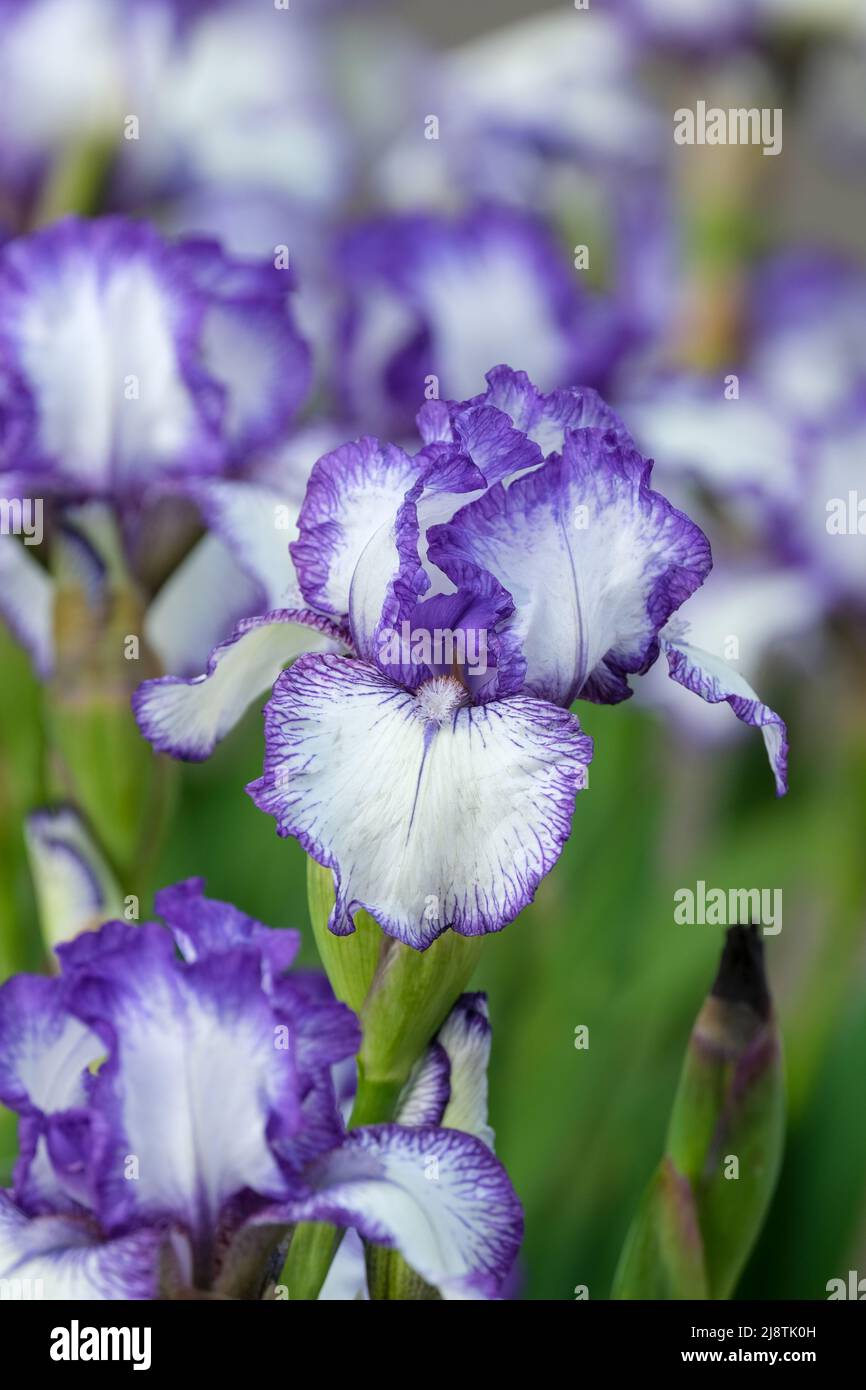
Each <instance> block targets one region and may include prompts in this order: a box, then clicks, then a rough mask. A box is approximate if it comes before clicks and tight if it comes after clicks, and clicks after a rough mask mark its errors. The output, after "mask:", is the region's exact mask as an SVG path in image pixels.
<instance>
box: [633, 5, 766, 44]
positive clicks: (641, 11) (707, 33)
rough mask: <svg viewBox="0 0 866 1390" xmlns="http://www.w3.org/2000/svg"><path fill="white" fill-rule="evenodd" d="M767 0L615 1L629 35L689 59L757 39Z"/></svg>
mask: <svg viewBox="0 0 866 1390" xmlns="http://www.w3.org/2000/svg"><path fill="white" fill-rule="evenodd" d="M765 8H766V0H727V3H725V4H723V5H718V4H715V3H714V0H612V4H611V10H612V11H613V13H614V14H617V15H619V17H620V18H621V20H622V22H623V24H625V25H627V26H628V29H629V32H630V33H631V34H632V35H633V36H634V37H635V38H637V39H639V40H641V41H643V42H645V43H647V44H648V45H650V46H651V47H655V48H659V49H662V50H667V49H671V50H673V51H674V52H675V53H680V54H684V55H686V56H688V57H694V56H695V55H707V54H709V55H711V56H714V55H716V54H718V53H720V52H721V53H724V52H726V51H727V50H729V49H731V48H735V47H738V46H739V45H741V44H744V43H747V42H749V41H750V40H754V39H755V38H756V37H757V35H758V33H759V30H760V25H761V21H762V19H763V17H764V16H763V11H764V9H765Z"/></svg>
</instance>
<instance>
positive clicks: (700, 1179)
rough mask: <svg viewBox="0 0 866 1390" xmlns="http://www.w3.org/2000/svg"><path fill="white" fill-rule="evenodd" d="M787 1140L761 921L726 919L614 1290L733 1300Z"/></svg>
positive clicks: (653, 1295)
mask: <svg viewBox="0 0 866 1390" xmlns="http://www.w3.org/2000/svg"><path fill="white" fill-rule="evenodd" d="M783 1138H784V1081H783V1069H782V1052H781V1041H780V1038H779V1033H778V1028H777V1025H776V1020H775V1017H774V1014H773V1008H772V1003H771V1000H770V994H769V990H768V987H767V981H766V977H765V974H764V961H763V947H762V944H761V941H760V939H759V937H758V932H757V928H756V927H754V926H751V927H741V926H738V927H731V928H730V930H729V931H728V933H727V938H726V942H725V948H724V951H723V953H722V959H721V964H720V966H719V971H718V974H717V976H716V980H715V983H714V984H713V987H712V990H711V991H710V994H709V995H708V997H707V999H706V1001H705V1003H704V1006H703V1008H702V1009H701V1011H700V1013H699V1014H698V1017H697V1020H696V1022H695V1026H694V1029H693V1030H692V1035H691V1038H690V1039H689V1045H688V1048H687V1051H686V1056H685V1061H684V1064H683V1070H682V1074H681V1077H680V1083H679V1088H678V1090H677V1094H676V1098H675V1100H674V1107H673V1112H672V1114H671V1120H670V1125H669V1128H668V1136H667V1143H666V1148H665V1156H664V1158H663V1159H662V1163H661V1166H660V1168H659V1170H658V1171H657V1173H656V1175H655V1177H654V1179H653V1181H652V1183H651V1184H650V1187H649V1190H648V1192H647V1193H646V1195H645V1197H644V1199H643V1202H642V1204H641V1207H640V1209H639V1211H638V1215H637V1217H636V1219H635V1222H634V1224H633V1226H632V1229H631V1231H630V1232H629V1235H628V1237H627V1239H626V1243H625V1247H624V1249H623V1253H622V1256H621V1258H620V1263H619V1268H618V1270H617V1273H616V1276H615V1280H614V1288H613V1297H614V1298H712V1299H724V1298H729V1297H730V1296H731V1294H732V1292H733V1290H734V1288H735V1286H736V1283H737V1280H738V1279H739V1277H740V1274H741V1273H742V1270H743V1267H744V1265H745V1263H746V1260H747V1259H748V1257H749V1254H750V1252H751V1250H752V1247H753V1246H754V1243H755V1241H756V1239H757V1237H758V1234H759V1232H760V1229H761V1226H762V1224H763V1220H764V1216H765V1214H766V1211H767V1207H768V1205H769V1202H770V1198H771V1196H772V1194H773V1189H774V1187H775V1184H776V1179H777V1177H778V1173H779V1166H780V1163H781V1157H782V1147H783Z"/></svg>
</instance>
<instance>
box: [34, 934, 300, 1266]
mask: <svg viewBox="0 0 866 1390" xmlns="http://www.w3.org/2000/svg"><path fill="white" fill-rule="evenodd" d="M118 925H119V924H115V925H113V926H112V925H109V926H108V927H105V928H103V930H102V932H100V933H99V936H98V938H97V939H95V940H94V941H90V940H89V939H88V938H87V937H84V938H79V942H76V943H75V947H76V949H74V950H73V949H71V948H68V947H67V948H65V949H64V950H62V951H61V955H62V958H63V964H64V971H66V970H67V969H69V970H70V972H71V984H70V998H71V1007H73V1008H74V1009H75V1011H76V1013H77V1014H78V1015H79V1016H80V1017H81V1018H82V1019H84V1020H86V1021H88V1022H89V1023H90V1024H91V1026H92V1027H93V1028H94V1029H95V1030H96V1031H97V1032H98V1033H99V1034H100V1035H101V1037H102V1038H103V1039H104V1045H105V1049H106V1050H107V1051H108V1059H107V1060H106V1061H105V1062H104V1063H103V1065H102V1066H101V1068H100V1069H99V1072H98V1073H97V1075H96V1077H95V1078H94V1079H93V1081H92V1084H91V1086H90V1096H89V1109H90V1115H91V1123H92V1125H93V1126H94V1153H93V1159H92V1161H93V1169H94V1184H95V1194H96V1202H95V1208H96V1212H97V1215H98V1217H99V1219H100V1223H101V1225H102V1227H103V1229H105V1230H106V1231H107V1232H108V1233H109V1234H114V1233H125V1232H126V1231H129V1230H130V1229H132V1228H134V1226H136V1225H142V1224H146V1225H153V1224H156V1223H158V1222H160V1221H168V1222H171V1223H172V1224H174V1225H176V1226H178V1227H179V1228H181V1229H182V1230H184V1231H185V1232H186V1234H187V1236H188V1238H189V1240H190V1244H191V1247H192V1252H193V1260H194V1266H195V1271H194V1272H195V1277H196V1279H197V1280H198V1281H199V1283H200V1284H201V1286H202V1287H206V1286H207V1282H208V1281H209V1279H210V1277H212V1274H213V1268H214V1261H215V1257H216V1252H215V1249H214V1241H215V1236H216V1232H217V1230H218V1228H219V1226H220V1221H221V1217H222V1216H223V1213H224V1211H225V1209H226V1206H227V1204H228V1203H229V1202H230V1201H231V1200H232V1199H233V1198H236V1197H238V1195H239V1194H240V1193H242V1192H245V1191H246V1190H248V1189H251V1190H252V1191H253V1192H255V1193H258V1194H260V1195H261V1196H263V1197H271V1198H280V1197H285V1196H286V1195H288V1193H289V1188H288V1185H287V1182H286V1179H285V1176H284V1174H283V1171H282V1169H281V1167H280V1165H279V1163H278V1162H277V1160H276V1158H275V1156H274V1153H273V1149H272V1143H273V1140H274V1139H275V1138H277V1137H279V1136H280V1135H281V1134H285V1135H287V1136H290V1135H291V1134H293V1133H294V1132H295V1130H296V1129H297V1127H298V1126H299V1124H300V1098H299V1095H298V1085H297V1070H296V1065H295V1059H294V1053H293V1048H292V1042H291V1036H290V1032H289V1030H288V1029H284V1030H283V1033H284V1034H285V1036H283V1033H281V1032H280V1024H279V1020H278V1019H276V1018H275V1015H274V1011H273V1008H272V1007H271V1004H270V1002H269V999H268V995H267V994H266V992H265V991H264V990H263V989H262V967H261V960H260V958H259V957H258V955H257V953H256V952H253V951H249V950H246V949H244V948H240V949H235V950H226V951H221V952H217V953H215V954H211V955H208V956H205V957H204V958H202V959H201V960H199V961H197V962H196V963H195V964H193V965H182V964H181V963H180V962H179V961H178V960H177V957H176V956H175V953H174V946H173V942H172V939H171V936H170V935H169V934H168V933H167V932H165V931H164V930H163V929H162V928H161V927H157V926H155V925H153V924H147V923H146V924H144V925H142V926H140V927H135V928H128V929H124V930H119V929H118ZM79 948H80V949H79Z"/></svg>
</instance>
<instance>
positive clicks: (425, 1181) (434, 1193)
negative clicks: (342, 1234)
mask: <svg viewBox="0 0 866 1390" xmlns="http://www.w3.org/2000/svg"><path fill="white" fill-rule="evenodd" d="M307 1177H308V1180H309V1182H310V1184H311V1186H312V1187H313V1188H314V1195H312V1196H311V1197H309V1198H308V1199H307V1201H306V1202H304V1203H303V1204H301V1205H298V1206H296V1207H294V1214H295V1216H296V1218H297V1219H298V1220H311V1221H331V1222H333V1223H334V1224H336V1225H339V1226H353V1227H355V1228H356V1229H357V1230H358V1231H360V1233H361V1234H362V1235H363V1236H364V1237H365V1239H367V1240H371V1241H375V1242H377V1243H378V1244H381V1245H387V1246H391V1247H393V1248H395V1249H397V1250H399V1251H400V1253H401V1254H402V1255H403V1257H404V1259H405V1260H406V1262H407V1263H408V1264H409V1265H411V1267H412V1269H414V1270H415V1271H416V1273H417V1274H420V1275H421V1277H422V1278H423V1279H425V1280H426V1281H427V1283H428V1284H432V1285H433V1286H434V1287H436V1288H438V1289H439V1291H440V1292H441V1293H442V1295H443V1297H445V1298H448V1299H479V1298H481V1299H485V1298H496V1297H497V1295H498V1293H499V1291H500V1289H501V1287H502V1285H503V1283H504V1281H505V1279H506V1278H507V1276H508V1274H509V1272H510V1270H511V1267H512V1265H513V1263H514V1259H515V1257H516V1255H517V1251H518V1249H519V1248H520V1242H521V1240H522V1237H523V1213H522V1211H521V1207H520V1203H519V1201H518V1199H517V1196H516V1194H515V1192H514V1189H513V1187H512V1186H511V1182H510V1180H509V1177H508V1174H507V1173H506V1172H505V1169H504V1168H503V1167H502V1165H501V1164H500V1163H499V1162H498V1161H497V1159H496V1158H494V1156H493V1154H491V1152H490V1150H489V1149H488V1148H487V1147H486V1146H485V1145H484V1144H482V1143H481V1142H480V1140H478V1139H475V1138H474V1137H472V1136H471V1135H468V1134H461V1133H459V1132H458V1131H457V1130H445V1129H435V1128H432V1127H423V1128H419V1129H409V1128H405V1127H403V1126H401V1125H374V1126H371V1127H370V1128H366V1129H358V1130H354V1131H353V1132H352V1133H351V1134H349V1135H348V1137H347V1138H346V1139H345V1140H344V1142H343V1144H342V1145H341V1146H340V1147H339V1148H338V1149H335V1150H334V1151H333V1152H332V1153H330V1154H328V1155H327V1157H326V1158H324V1159H322V1160H321V1162H320V1163H319V1164H318V1165H316V1166H315V1167H314V1168H313V1169H311V1170H308V1173H307Z"/></svg>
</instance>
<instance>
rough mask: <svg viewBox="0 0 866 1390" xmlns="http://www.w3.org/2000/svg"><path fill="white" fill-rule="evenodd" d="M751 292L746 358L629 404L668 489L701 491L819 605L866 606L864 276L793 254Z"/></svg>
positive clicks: (768, 268) (651, 389)
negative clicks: (804, 582)
mask: <svg viewBox="0 0 866 1390" xmlns="http://www.w3.org/2000/svg"><path fill="white" fill-rule="evenodd" d="M749 288H750V293H749V295H748V296H747V302H748V304H749V314H748V316H747V320H746V323H745V325H744V332H743V339H744V349H743V352H742V356H741V358H739V359H735V360H733V361H732V362H731V363H730V364H726V365H725V368H724V370H723V371H720V372H719V373H718V375H717V376H716V377H710V376H707V375H703V376H699V375H697V374H679V375H676V376H672V377H666V378H661V379H659V378H651V379H649V380H648V381H644V382H643V383H639V384H637V385H633V386H632V388H631V391H630V392H629V394H628V396H627V397H625V398H624V400H623V409H624V410H625V411H626V412H627V414H628V419H629V421H630V423H631V426H632V429H633V431H634V434H635V438H636V439H637V441H638V442H639V444H640V446H641V447H642V448H645V449H646V450H647V451H648V452H650V453H652V454H653V455H654V456H655V457H656V458H657V459H658V461H659V469H660V472H661V474H662V477H663V478H664V480H665V485H666V486H670V487H672V488H675V489H677V492H678V495H681V496H683V497H685V496H687V495H688V492H689V489H690V488H691V489H694V486H695V485H697V486H698V487H700V488H702V489H704V490H705V492H707V493H709V494H710V495H711V496H712V497H713V498H714V499H715V500H716V503H717V505H718V507H720V508H721V510H722V513H723V514H724V515H725V516H726V517H727V521H728V525H729V527H730V528H732V529H733V530H735V531H737V532H739V533H741V534H742V533H743V532H745V533H746V535H747V536H751V537H752V538H753V539H752V544H753V546H754V547H755V549H759V550H760V555H761V563H762V564H763V565H766V564H768V563H769V564H771V565H773V564H774V565H775V567H776V568H777V569H780V570H784V571H795V572H799V573H800V574H801V575H802V576H803V577H805V578H806V579H808V580H809V582H810V583H811V584H812V586H813V587H814V589H815V593H816V594H817V595H818V596H819V597H820V598H821V599H822V600H823V604H824V607H825V610H826V609H829V608H833V607H835V606H838V605H852V604H853V605H854V606H856V607H857V608H862V607H863V604H864V601H866V549H864V546H866V537H864V532H863V530H861V529H860V526H859V524H858V512H857V507H858V503H859V502H862V501H866V498H864V492H863V456H864V455H863V451H864V446H866V276H864V275H863V273H862V271H861V270H860V269H859V268H857V267H855V266H854V265H852V264H849V263H848V262H846V261H844V260H841V259H840V258H838V257H834V256H832V255H828V254H827V253H825V252H813V251H789V252H786V253H783V254H781V255H779V256H777V257H775V258H774V259H772V260H770V261H768V262H767V263H765V264H764V265H762V266H760V267H759V268H758V270H757V271H756V273H755V276H754V280H753V283H752V284H751V285H750V287H749ZM734 377H735V378H736V381H735V382H734V394H732V387H731V382H732V380H733V378H734ZM852 495H853V497H854V501H853V503H852V502H851V497H852ZM861 511H862V512H866V507H863V508H862V509H861ZM852 522H853V524H851V523H852ZM715 524H716V525H718V522H716V523H715ZM863 524H864V527H866V522H864V523H863Z"/></svg>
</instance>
